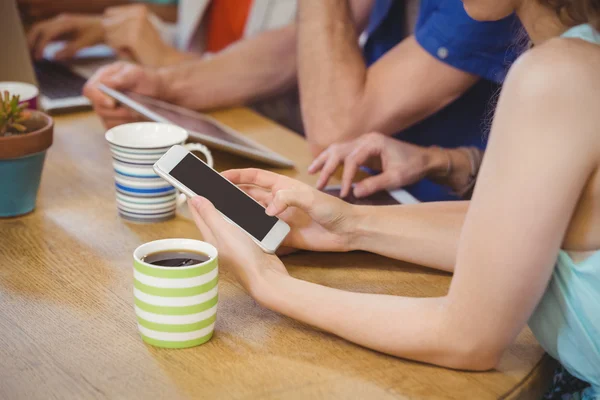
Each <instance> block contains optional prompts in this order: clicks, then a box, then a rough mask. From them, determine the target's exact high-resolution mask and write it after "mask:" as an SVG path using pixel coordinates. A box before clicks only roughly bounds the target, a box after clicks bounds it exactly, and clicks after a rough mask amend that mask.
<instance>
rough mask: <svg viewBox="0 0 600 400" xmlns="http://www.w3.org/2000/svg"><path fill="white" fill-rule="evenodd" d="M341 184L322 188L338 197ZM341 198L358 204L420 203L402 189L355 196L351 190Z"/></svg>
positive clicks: (390, 204)
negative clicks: (359, 196)
mask: <svg viewBox="0 0 600 400" xmlns="http://www.w3.org/2000/svg"><path fill="white" fill-rule="evenodd" d="M340 191H341V186H340V185H330V186H327V187H325V188H324V189H323V192H325V193H327V194H330V195H332V196H335V197H340ZM342 200H345V201H346V202H348V203H350V204H356V205H359V206H393V205H397V204H417V203H420V201H419V200H417V199H416V198H415V197H414V196H413V195H412V194H410V193H408V192H407V191H406V190H404V189H395V190H382V191H380V192H377V193H373V194H372V195H370V196H366V197H361V198H356V197H354V194H353V193H352V191H350V194H349V195H348V196H346V197H344V198H343V199H342Z"/></svg>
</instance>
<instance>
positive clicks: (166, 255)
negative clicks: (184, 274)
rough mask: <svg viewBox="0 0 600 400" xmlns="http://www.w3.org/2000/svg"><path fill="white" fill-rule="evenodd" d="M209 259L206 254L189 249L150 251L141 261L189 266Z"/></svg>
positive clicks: (175, 266) (174, 266) (173, 265)
mask: <svg viewBox="0 0 600 400" xmlns="http://www.w3.org/2000/svg"><path fill="white" fill-rule="evenodd" d="M208 260H210V257H209V256H208V254H205V253H201V252H199V251H191V250H166V251H157V252H156V253H150V254H148V255H147V256H144V258H142V261H144V262H147V263H148V264H152V265H156V266H159V267H173V268H177V267H189V266H190V265H196V264H202V263H203V262H206V261H208Z"/></svg>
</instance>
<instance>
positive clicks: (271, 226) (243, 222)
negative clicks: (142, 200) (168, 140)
mask: <svg viewBox="0 0 600 400" xmlns="http://www.w3.org/2000/svg"><path fill="white" fill-rule="evenodd" d="M154 171H156V173H157V174H158V175H159V176H161V177H162V178H164V179H165V180H166V181H168V182H169V183H171V184H172V185H173V186H174V187H176V188H177V189H178V190H179V191H180V192H182V193H184V194H185V195H186V196H188V197H194V196H202V197H205V198H207V199H208V200H210V201H211V202H212V203H213V204H214V206H215V208H216V209H217V210H219V212H220V213H221V214H222V215H223V216H224V217H225V219H226V220H227V221H229V222H231V223H232V224H234V225H236V226H237V227H239V228H240V229H242V231H244V232H245V233H246V234H248V235H249V236H250V237H251V238H252V239H253V240H254V241H255V242H256V243H257V244H258V245H259V246H260V247H261V248H262V249H263V250H264V251H265V252H267V253H275V251H276V250H277V248H278V247H279V245H280V244H281V242H282V241H283V239H285V237H286V236H287V234H288V233H289V231H290V227H289V225H288V224H286V223H285V222H283V221H282V220H280V219H279V218H277V217H271V216H269V215H267V214H266V213H265V208H264V207H263V206H262V205H261V204H259V203H258V202H257V201H255V200H254V199H253V198H251V197H250V196H248V195H247V194H246V193H244V192H243V191H242V190H241V189H240V188H238V187H237V186H236V185H234V184H233V183H231V182H229V181H228V180H227V179H225V178H223V177H222V176H221V174H219V173H218V172H217V171H215V170H214V169H212V168H211V167H209V166H208V165H206V164H205V163H204V162H203V161H202V160H200V159H199V158H198V157H196V156H195V155H193V154H192V153H190V152H189V151H188V150H187V149H186V148H185V147H183V146H173V147H171V149H169V151H167V152H166V153H165V154H164V155H163V156H162V157H161V158H160V159H159V160H158V161H157V162H156V163H155V164H154Z"/></svg>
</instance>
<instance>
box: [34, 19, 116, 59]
mask: <svg viewBox="0 0 600 400" xmlns="http://www.w3.org/2000/svg"><path fill="white" fill-rule="evenodd" d="M56 40H65V42H66V44H65V47H64V48H63V49H61V50H60V51H58V52H57V53H56V54H55V55H54V57H55V58H56V59H58V60H64V59H68V58H72V57H74V56H75V54H76V53H77V51H79V50H81V49H82V48H84V47H88V46H93V45H95V44H98V43H102V42H103V40H104V28H103V27H102V21H101V18H100V17H97V16H89V15H79V14H61V15H59V16H57V17H54V18H51V19H48V20H46V21H42V22H38V23H35V24H34V25H33V26H32V27H31V29H29V32H28V33H27V42H28V45H29V49H30V50H31V53H32V54H33V56H34V57H35V58H36V59H41V58H43V56H44V49H45V48H46V46H47V45H48V43H50V42H53V41H56Z"/></svg>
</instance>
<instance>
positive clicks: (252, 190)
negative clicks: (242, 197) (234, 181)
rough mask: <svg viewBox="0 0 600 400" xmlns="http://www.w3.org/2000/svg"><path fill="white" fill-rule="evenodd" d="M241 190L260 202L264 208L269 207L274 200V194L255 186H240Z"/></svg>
mask: <svg viewBox="0 0 600 400" xmlns="http://www.w3.org/2000/svg"><path fill="white" fill-rule="evenodd" d="M238 187H239V188H240V189H242V190H243V191H244V193H246V194H247V195H248V196H250V197H252V198H253V199H254V200H256V201H258V202H259V203H260V204H262V205H263V207H267V206H268V205H269V204H270V203H271V201H272V200H273V194H272V193H271V192H270V191H268V190H265V189H263V188H259V187H258V186H254V185H239V186H238Z"/></svg>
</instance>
